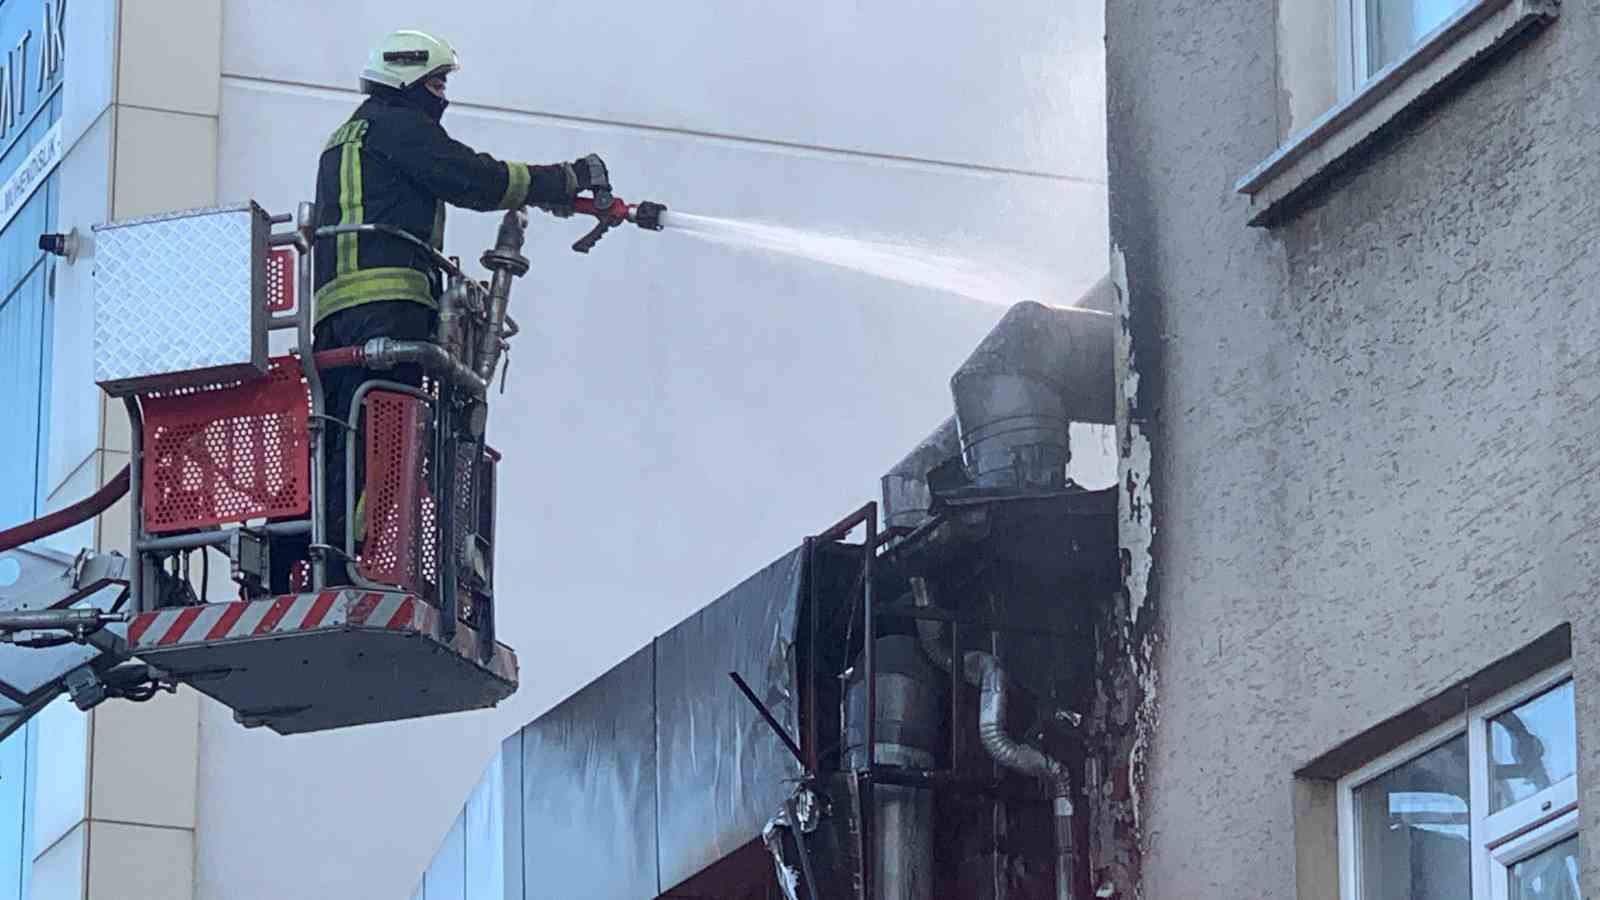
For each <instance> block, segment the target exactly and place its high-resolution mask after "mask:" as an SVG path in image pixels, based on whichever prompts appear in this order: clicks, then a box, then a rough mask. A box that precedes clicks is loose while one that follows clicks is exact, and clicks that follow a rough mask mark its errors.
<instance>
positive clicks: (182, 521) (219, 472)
mask: <svg viewBox="0 0 1600 900" xmlns="http://www.w3.org/2000/svg"><path fill="white" fill-rule="evenodd" d="M143 407H144V431H143V434H144V448H145V455H144V470H143V479H144V481H143V485H144V488H143V493H144V522H145V528H146V530H148V531H150V532H152V533H156V534H160V533H162V532H172V531H182V530H186V529H191V528H202V527H205V526H209V525H219V524H223V523H230V522H242V521H244V520H246V519H253V518H260V517H273V518H277V517H293V516H303V515H307V514H308V513H309V512H310V509H311V489H310V478H309V472H310V459H309V457H310V450H309V446H310V444H309V438H308V434H307V429H306V422H307V419H308V418H309V416H310V412H311V399H310V394H309V393H308V391H307V389H306V384H305V381H304V379H303V378H301V375H300V365H299V362H298V361H296V360H295V359H294V358H293V357H287V356H285V357H277V358H274V359H273V360H272V364H271V368H270V371H269V374H268V375H267V377H265V378H254V379H251V380H249V381H246V382H242V383H235V384H232V385H226V386H218V387H212V388H206V389H188V390H183V391H178V392H171V393H165V394H159V395H151V396H148V397H146V398H144V401H143Z"/></svg>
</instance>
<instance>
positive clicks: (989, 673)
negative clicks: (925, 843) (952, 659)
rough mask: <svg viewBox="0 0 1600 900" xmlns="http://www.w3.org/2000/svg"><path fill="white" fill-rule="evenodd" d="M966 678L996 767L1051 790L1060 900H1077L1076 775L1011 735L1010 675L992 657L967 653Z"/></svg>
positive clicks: (980, 736) (980, 733)
mask: <svg viewBox="0 0 1600 900" xmlns="http://www.w3.org/2000/svg"><path fill="white" fill-rule="evenodd" d="M963 668H964V669H965V670H966V675H967V680H969V681H971V682H972V683H973V684H976V685H978V691H979V694H978V739H979V740H980V741H982V742H983V749H984V750H986V751H988V753H989V756H990V757H991V758H992V759H994V761H995V762H996V763H998V764H999V765H1001V766H1002V767H1004V768H1007V769H1010V770H1012V771H1013V772H1018V773H1020V774H1023V775H1027V776H1029V777H1031V778H1037V779H1039V780H1040V781H1043V782H1044V783H1045V784H1046V785H1047V786H1049V788H1050V800H1051V808H1052V812H1053V813H1054V815H1055V849H1056V900H1074V895H1073V891H1072V857H1073V854H1074V852H1075V851H1074V848H1073V840H1072V812H1073V810H1072V773H1071V772H1070V770H1068V769H1067V766H1066V764H1065V763H1063V762H1061V761H1060V760H1058V759H1056V758H1055V757H1053V756H1049V755H1048V754H1046V753H1045V752H1044V751H1042V750H1040V749H1038V748H1037V747H1032V746H1029V745H1027V744H1024V743H1021V742H1019V741H1017V740H1015V739H1013V738H1012V737H1011V736H1010V735H1008V734H1006V730H1005V720H1006V673H1005V669H1004V668H1002V667H1001V665H1000V661H999V660H998V659H996V658H995V657H994V655H993V654H989V653H981V652H977V651H973V652H971V653H968V654H966V657H965V659H964V664H963Z"/></svg>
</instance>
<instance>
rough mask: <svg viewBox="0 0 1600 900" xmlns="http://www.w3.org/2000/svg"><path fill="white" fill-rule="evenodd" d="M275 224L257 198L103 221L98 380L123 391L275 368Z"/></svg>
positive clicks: (98, 260)
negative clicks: (271, 270)
mask: <svg viewBox="0 0 1600 900" xmlns="http://www.w3.org/2000/svg"><path fill="white" fill-rule="evenodd" d="M270 230H271V223H270V221H269V219H268V216H267V214H266V213H265V212H263V211H262V210H261V208H260V207H258V206H256V205H255V204H254V203H245V204H240V205H236V206H228V207H220V208H214V209H198V210H186V211H183V212H174V213H166V214H162V215H158V216H146V217H143V218H139V219H129V220H125V221H121V222H110V223H107V224H105V225H97V226H95V229H94V232H95V238H94V262H95V270H94V284H95V331H94V356H95V381H96V382H98V383H99V384H100V386H101V387H103V388H105V390H106V392H107V393H110V394H112V395H113V396H122V395H126V394H129V393H135V392H140V391H148V390H156V389H164V390H170V389H173V388H178V387H192V386H198V385H206V384H212V383H215V382H216V381H218V380H219V379H225V378H241V377H247V376H250V375H262V374H265V372H266V370H267V331H266V324H267V323H266V282H267V277H266V275H267V273H266V257H267V235H268V233H269V232H270Z"/></svg>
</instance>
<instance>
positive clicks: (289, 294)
mask: <svg viewBox="0 0 1600 900" xmlns="http://www.w3.org/2000/svg"><path fill="white" fill-rule="evenodd" d="M295 256H296V251H295V249H294V248H293V247H276V248H274V249H272V250H269V251H267V312H269V313H281V312H289V311H290V310H292V309H294V267H295Z"/></svg>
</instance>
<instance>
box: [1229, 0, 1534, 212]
mask: <svg viewBox="0 0 1600 900" xmlns="http://www.w3.org/2000/svg"><path fill="white" fill-rule="evenodd" d="M1559 5H1560V4H1559V0H1479V2H1477V3H1474V4H1472V5H1470V6H1467V7H1466V8H1464V9H1462V10H1461V11H1459V12H1458V13H1456V15H1455V16H1454V17H1452V18H1451V19H1450V20H1449V21H1448V22H1446V23H1445V24H1443V25H1441V26H1440V27H1439V28H1438V29H1436V30H1435V31H1434V32H1433V34H1432V35H1430V36H1429V37H1428V38H1426V39H1425V40H1424V41H1423V42H1422V43H1421V44H1419V45H1418V46H1417V48H1416V49H1415V50H1414V51H1412V53H1411V54H1410V55H1409V56H1406V57H1404V58H1403V59H1400V60H1398V61H1396V62H1394V63H1391V64H1390V65H1389V66H1388V67H1386V68H1384V69H1383V70H1382V71H1380V72H1378V73H1377V74H1376V75H1374V76H1373V77H1372V79H1371V80H1370V81H1368V82H1367V83H1366V84H1365V85H1363V86H1362V87H1361V89H1360V90H1359V91H1357V92H1356V94H1355V95H1354V96H1352V97H1350V98H1349V99H1346V100H1344V101H1341V102H1340V103H1339V104H1338V105H1337V106H1335V107H1334V108H1333V109H1330V110H1328V111H1327V112H1326V113H1324V114H1322V115H1321V116H1320V117H1318V118H1317V120H1316V121H1315V122H1312V123H1311V125H1310V126H1309V127H1308V128H1306V129H1305V130H1304V131H1302V132H1300V133H1299V134H1296V135H1295V136H1293V137H1291V138H1290V139H1289V140H1288V141H1286V142H1285V143H1284V144H1283V146H1281V147H1279V148H1278V149H1277V150H1276V151H1275V152H1274V153H1273V154H1272V155H1271V156H1269V157H1267V158H1266V159H1265V160H1264V161H1262V163H1261V164H1260V165H1258V166H1256V167H1255V168H1254V169H1252V170H1251V171H1250V173H1249V174H1248V175H1246V176H1244V178H1242V179H1240V180H1239V183H1238V184H1237V185H1236V186H1235V188H1236V190H1238V192H1239V193H1241V194H1246V195H1248V196H1249V197H1250V224H1251V225H1258V226H1269V225H1272V224H1274V223H1275V222H1277V221H1279V220H1281V219H1282V218H1283V217H1284V216H1285V215H1286V214H1287V213H1288V212H1289V211H1290V210H1291V209H1292V208H1294V206H1295V205H1296V204H1297V202H1298V201H1299V200H1300V199H1301V198H1303V197H1304V196H1305V195H1307V194H1308V193H1310V192H1311V191H1312V190H1314V189H1315V188H1316V187H1317V186H1318V185H1319V184H1321V183H1322V182H1323V181H1324V180H1325V179H1326V178H1327V177H1328V176H1329V175H1331V174H1332V173H1333V172H1334V171H1336V170H1337V169H1338V168H1340V167H1341V166H1342V165H1343V164H1344V163H1346V162H1347V161H1348V160H1349V159H1350V158H1351V157H1352V156H1354V154H1355V153H1356V152H1357V151H1358V150H1360V149H1361V148H1362V147H1363V146H1364V145H1366V144H1367V143H1368V142H1369V141H1371V140H1372V139H1373V138H1375V137H1377V136H1379V135H1380V134H1381V133H1382V132H1383V131H1384V130H1385V129H1386V128H1387V127H1388V126H1389V125H1390V123H1392V122H1394V121H1395V120H1396V119H1398V118H1400V117H1401V116H1402V115H1404V114H1406V113H1409V112H1411V111H1413V110H1415V109H1417V108H1419V107H1421V106H1424V105H1425V104H1427V103H1428V102H1429V101H1430V100H1431V99H1432V98H1433V97H1434V96H1435V95H1436V94H1437V93H1438V92H1439V91H1440V90H1441V89H1443V88H1444V87H1446V86H1447V85H1449V84H1450V83H1451V82H1452V81H1454V80H1455V79H1456V78H1458V77H1460V76H1461V75H1463V74H1465V73H1467V72H1469V71H1471V70H1472V69H1473V68H1475V67H1477V66H1478V65H1480V64H1481V63H1482V62H1484V61H1485V60H1486V59H1487V58H1488V57H1489V56H1490V55H1491V54H1493V53H1494V51H1496V50H1498V49H1499V48H1500V47H1501V46H1503V45H1504V44H1505V43H1506V42H1507V41H1510V40H1511V39H1512V38H1515V37H1517V36H1518V35H1520V34H1521V33H1522V32H1524V31H1526V30H1528V29H1529V28H1531V27H1533V26H1535V25H1539V24H1542V23H1545V22H1548V21H1550V20H1551V19H1554V18H1555V17H1556V14H1557V10H1558V9H1559Z"/></svg>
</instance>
